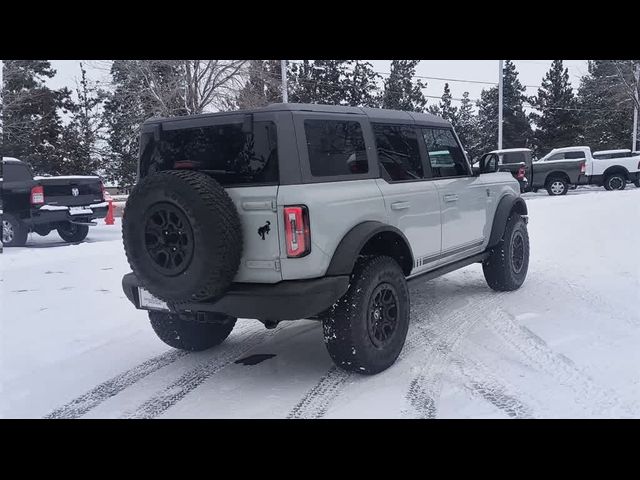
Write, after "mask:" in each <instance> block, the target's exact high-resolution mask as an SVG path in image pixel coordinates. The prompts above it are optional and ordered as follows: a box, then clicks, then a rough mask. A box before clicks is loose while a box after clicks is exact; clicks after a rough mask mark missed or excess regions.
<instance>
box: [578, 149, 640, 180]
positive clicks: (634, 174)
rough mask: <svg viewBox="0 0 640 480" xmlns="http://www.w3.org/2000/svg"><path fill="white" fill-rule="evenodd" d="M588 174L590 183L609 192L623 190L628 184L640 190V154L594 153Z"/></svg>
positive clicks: (621, 152)
mask: <svg viewBox="0 0 640 480" xmlns="http://www.w3.org/2000/svg"><path fill="white" fill-rule="evenodd" d="M586 174H587V176H588V177H589V183H591V184H595V185H602V186H604V188H606V189H607V190H623V189H624V188H625V186H626V184H627V182H632V183H633V184H634V185H635V186H636V187H638V188H640V153H639V152H632V151H631V150H624V149H621V150H602V151H599V152H593V159H592V161H591V162H587V171H586Z"/></svg>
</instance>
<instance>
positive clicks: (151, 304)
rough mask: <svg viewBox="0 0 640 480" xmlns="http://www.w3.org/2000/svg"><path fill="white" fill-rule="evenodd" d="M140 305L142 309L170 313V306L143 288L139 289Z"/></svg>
mask: <svg viewBox="0 0 640 480" xmlns="http://www.w3.org/2000/svg"><path fill="white" fill-rule="evenodd" d="M138 303H140V308H142V309H145V310H159V311H163V312H168V311H169V306H168V305H167V304H166V302H163V301H162V300H160V299H159V298H157V297H155V296H153V295H152V294H151V293H149V292H148V291H146V290H145V289H144V288H142V287H138Z"/></svg>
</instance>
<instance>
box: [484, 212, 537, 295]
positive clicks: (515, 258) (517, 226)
mask: <svg viewBox="0 0 640 480" xmlns="http://www.w3.org/2000/svg"><path fill="white" fill-rule="evenodd" d="M528 269H529V234H528V232H527V225H526V223H524V220H523V219H522V217H521V216H520V215H518V214H517V213H512V214H511V216H510V217H509V219H508V220H507V226H506V228H505V230H504V235H503V236H502V240H500V243H498V245H496V246H495V247H493V249H492V250H491V253H490V255H489V258H487V259H486V260H485V261H484V262H483V263H482V271H483V272H484V278H485V280H486V281H487V284H488V285H489V287H491V288H492V289H493V290H497V291H499V292H510V291H512V290H517V289H518V288H520V286H521V285H522V284H523V283H524V279H525V278H526V277H527V270H528Z"/></svg>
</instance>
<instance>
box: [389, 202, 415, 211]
mask: <svg viewBox="0 0 640 480" xmlns="http://www.w3.org/2000/svg"><path fill="white" fill-rule="evenodd" d="M410 205H411V204H410V203H409V202H393V203H392V204H391V210H405V209H407V208H409V206H410Z"/></svg>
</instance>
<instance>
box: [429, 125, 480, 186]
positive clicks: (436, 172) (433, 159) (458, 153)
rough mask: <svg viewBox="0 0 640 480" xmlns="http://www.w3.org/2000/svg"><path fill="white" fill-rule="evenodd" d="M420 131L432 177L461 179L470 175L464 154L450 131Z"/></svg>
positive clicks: (436, 129)
mask: <svg viewBox="0 0 640 480" xmlns="http://www.w3.org/2000/svg"><path fill="white" fill-rule="evenodd" d="M421 130H422V135H423V137H424V142H425V144H426V146H427V153H428V155H429V162H430V164H431V172H432V174H433V176H434V177H441V178H442V177H461V176H467V175H469V174H470V172H469V166H468V164H467V159H466V158H465V156H464V152H463V151H462V148H461V147H460V144H459V143H458V142H457V140H456V138H455V137H454V135H453V132H452V131H451V130H447V129H444V128H423V129H421Z"/></svg>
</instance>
